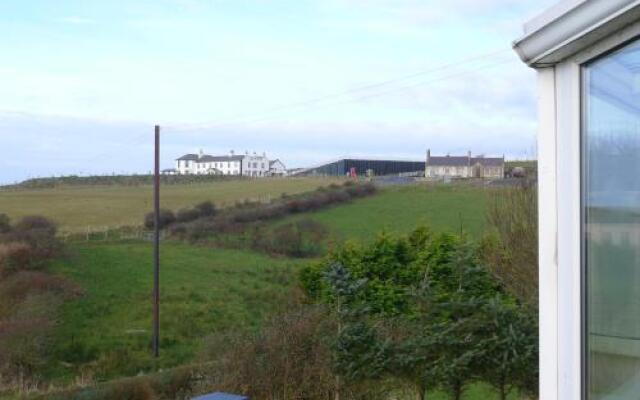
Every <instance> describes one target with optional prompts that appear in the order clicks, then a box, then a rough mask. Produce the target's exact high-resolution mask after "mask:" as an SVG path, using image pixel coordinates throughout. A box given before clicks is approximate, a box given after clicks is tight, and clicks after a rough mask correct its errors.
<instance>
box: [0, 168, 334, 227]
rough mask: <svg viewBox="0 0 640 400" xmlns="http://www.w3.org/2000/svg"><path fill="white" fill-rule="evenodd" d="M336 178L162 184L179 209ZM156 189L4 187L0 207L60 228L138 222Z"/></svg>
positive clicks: (165, 198)
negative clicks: (41, 218)
mask: <svg viewBox="0 0 640 400" xmlns="http://www.w3.org/2000/svg"><path fill="white" fill-rule="evenodd" d="M336 180H337V179H332V178H288V179H277V178H273V179H269V178H263V179H254V180H249V179H233V180H231V179H224V180H216V181H208V182H205V183H175V184H171V185H165V186H162V187H161V204H162V207H163V208H169V209H173V210H178V209H180V208H182V207H188V206H193V205H194V204H196V203H198V202H202V201H205V200H211V201H213V202H214V203H216V204H217V205H218V206H222V207H224V206H225V205H229V204H233V203H235V202H237V201H244V200H245V199H252V200H268V199H270V198H272V197H278V196H280V195H281V194H282V193H288V194H296V193H301V192H306V191H309V190H313V189H315V188H317V187H318V186H324V185H328V184H329V183H331V182H335V181H336ZM152 189H153V187H152V186H151V185H149V184H141V185H122V184H114V185H61V186H55V187H51V188H44V189H22V188H21V189H11V190H8V189H4V190H0V213H5V214H7V215H9V217H11V218H12V219H17V218H20V217H23V216H25V215H43V216H46V217H49V218H51V219H53V220H54V221H56V222H57V223H58V224H59V225H60V230H61V231H71V232H76V231H83V230H86V229H87V227H88V226H90V227H92V228H102V227H106V226H108V227H117V226H122V225H133V226H138V225H140V224H141V223H142V219H143V216H144V214H145V213H147V212H148V211H150V210H151V208H152Z"/></svg>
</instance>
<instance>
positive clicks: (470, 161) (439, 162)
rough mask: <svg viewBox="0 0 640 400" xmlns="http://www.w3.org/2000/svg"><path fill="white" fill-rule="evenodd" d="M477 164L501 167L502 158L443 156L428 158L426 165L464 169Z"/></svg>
mask: <svg viewBox="0 0 640 400" xmlns="http://www.w3.org/2000/svg"><path fill="white" fill-rule="evenodd" d="M477 163H479V164H480V165H483V166H485V167H501V166H502V165H503V164H504V159H503V158H502V157H499V158H496V157H471V158H469V157H467V156H444V157H437V156H436V157H433V156H431V157H429V159H428V160H427V165H430V166H436V167H440V166H443V167H464V166H467V165H475V164H477Z"/></svg>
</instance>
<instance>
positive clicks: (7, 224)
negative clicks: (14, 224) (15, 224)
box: [0, 214, 11, 234]
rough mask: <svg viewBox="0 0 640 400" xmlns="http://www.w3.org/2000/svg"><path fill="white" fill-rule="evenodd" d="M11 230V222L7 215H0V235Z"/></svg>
mask: <svg viewBox="0 0 640 400" xmlns="http://www.w3.org/2000/svg"><path fill="white" fill-rule="evenodd" d="M10 230H11V220H10V219H9V217H8V216H7V214H0V234H1V233H7V232H9V231H10Z"/></svg>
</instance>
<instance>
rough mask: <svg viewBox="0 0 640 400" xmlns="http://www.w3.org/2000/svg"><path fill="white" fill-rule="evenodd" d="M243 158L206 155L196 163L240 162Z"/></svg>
mask: <svg viewBox="0 0 640 400" xmlns="http://www.w3.org/2000/svg"><path fill="white" fill-rule="evenodd" d="M243 158H244V156H210V155H208V154H205V155H203V156H202V157H201V158H199V159H198V160H197V162H212V161H241V160H242V159H243Z"/></svg>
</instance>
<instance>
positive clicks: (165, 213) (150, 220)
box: [144, 209, 176, 229]
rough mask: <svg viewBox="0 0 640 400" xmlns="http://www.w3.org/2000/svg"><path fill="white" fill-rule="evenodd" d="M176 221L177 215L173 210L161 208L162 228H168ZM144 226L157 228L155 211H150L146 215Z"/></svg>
mask: <svg viewBox="0 0 640 400" xmlns="http://www.w3.org/2000/svg"><path fill="white" fill-rule="evenodd" d="M174 222H176V216H175V215H174V214H173V211H171V210H167V209H161V210H160V221H159V225H160V229H164V228H167V227H168V226H169V225H171V224H173V223H174ZM144 226H145V228H147V229H154V228H155V214H154V213H153V212H150V213H148V214H147V215H146V216H145V217H144Z"/></svg>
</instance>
